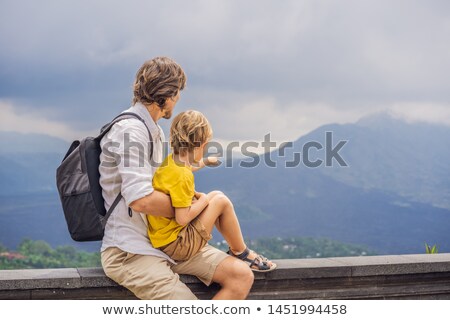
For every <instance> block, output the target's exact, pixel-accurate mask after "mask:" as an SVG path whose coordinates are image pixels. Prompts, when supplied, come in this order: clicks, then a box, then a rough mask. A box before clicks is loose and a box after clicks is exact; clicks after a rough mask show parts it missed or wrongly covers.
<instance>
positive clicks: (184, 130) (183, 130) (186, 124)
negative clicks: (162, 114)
mask: <svg viewBox="0 0 450 320" xmlns="http://www.w3.org/2000/svg"><path fill="white" fill-rule="evenodd" d="M212 134H213V132H212V128H211V125H210V124H209V122H208V119H206V117H205V116H204V115H203V114H202V113H201V112H199V111H195V110H188V111H185V112H181V113H180V114H178V115H177V116H176V117H175V118H174V119H173V122H172V125H171V127H170V145H171V147H172V149H173V153H175V154H180V153H181V154H185V153H186V152H192V151H194V148H196V147H200V146H201V145H202V144H203V143H205V142H207V141H208V140H209V139H211V137H212Z"/></svg>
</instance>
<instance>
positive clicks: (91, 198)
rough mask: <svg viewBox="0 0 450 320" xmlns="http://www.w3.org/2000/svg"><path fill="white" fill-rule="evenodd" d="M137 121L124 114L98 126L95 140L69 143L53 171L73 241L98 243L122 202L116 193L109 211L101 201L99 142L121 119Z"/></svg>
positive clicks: (132, 116) (128, 114)
mask: <svg viewBox="0 0 450 320" xmlns="http://www.w3.org/2000/svg"><path fill="white" fill-rule="evenodd" d="M129 118H137V119H139V120H140V121H142V123H144V125H145V121H144V120H143V119H142V118H141V117H140V116H138V115H137V114H135V113H132V112H124V113H121V114H120V115H118V116H117V117H116V118H114V119H113V120H112V121H111V122H110V123H108V124H106V125H105V126H103V127H102V129H101V131H100V134H99V135H98V136H97V137H87V138H85V139H83V140H81V141H79V140H75V141H74V142H72V145H71V146H70V148H69V150H68V151H67V153H66V155H65V156H64V159H63V160H62V162H61V165H60V166H59V167H58V169H57V170H56V185H57V187H58V192H59V197H60V199H61V204H62V207H63V211H64V216H65V218H66V222H67V227H68V229H69V232H70V236H71V237H72V239H73V240H75V241H98V240H102V239H103V233H104V230H105V225H106V221H107V220H108V218H109V216H110V215H111V213H112V212H113V210H114V208H115V207H116V206H117V204H118V203H119V201H120V200H121V199H122V194H121V193H119V194H118V195H117V197H116V199H115V200H114V202H113V204H112V205H111V207H110V208H109V210H108V212H106V209H105V204H104V203H105V202H104V199H103V195H102V187H101V186H100V182H99V179H100V172H99V165H100V153H101V152H102V150H101V148H100V141H101V140H102V138H103V137H104V135H105V134H106V133H108V131H109V130H110V129H111V127H112V126H113V125H114V124H115V123H117V122H119V121H121V120H124V119H129ZM145 127H146V128H147V131H148V134H149V138H150V145H151V147H150V152H149V153H150V159H151V157H152V155H153V139H152V135H151V133H150V131H149V130H148V127H147V125H145Z"/></svg>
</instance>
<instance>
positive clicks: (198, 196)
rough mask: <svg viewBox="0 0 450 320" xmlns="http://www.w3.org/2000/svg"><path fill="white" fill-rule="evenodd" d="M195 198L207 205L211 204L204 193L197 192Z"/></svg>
mask: <svg viewBox="0 0 450 320" xmlns="http://www.w3.org/2000/svg"><path fill="white" fill-rule="evenodd" d="M194 197H195V198H196V199H197V201H202V202H205V203H206V205H208V204H209V200H208V197H207V196H206V194H205V193H203V192H197V191H196V192H195V194H194Z"/></svg>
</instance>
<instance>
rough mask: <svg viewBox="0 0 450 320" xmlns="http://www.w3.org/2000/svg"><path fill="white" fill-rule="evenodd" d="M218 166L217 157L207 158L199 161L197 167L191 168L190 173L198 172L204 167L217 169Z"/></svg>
mask: <svg viewBox="0 0 450 320" xmlns="http://www.w3.org/2000/svg"><path fill="white" fill-rule="evenodd" d="M219 165H220V161H219V159H218V158H217V157H207V158H204V159H202V160H200V161H199V163H198V165H197V166H195V167H194V166H193V167H192V172H195V171H198V170H200V169H202V168H204V167H217V166H219Z"/></svg>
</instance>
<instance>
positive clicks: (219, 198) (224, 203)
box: [212, 193, 233, 207]
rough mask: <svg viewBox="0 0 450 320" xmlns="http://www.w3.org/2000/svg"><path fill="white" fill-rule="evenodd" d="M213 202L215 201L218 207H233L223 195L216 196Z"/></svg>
mask: <svg viewBox="0 0 450 320" xmlns="http://www.w3.org/2000/svg"><path fill="white" fill-rule="evenodd" d="M212 200H213V201H216V202H217V203H219V204H220V205H222V206H224V207H226V206H233V203H232V202H231V200H230V198H228V197H227V196H226V195H225V194H223V193H220V194H217V195H216V196H215V197H214V198H213V199H212Z"/></svg>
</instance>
